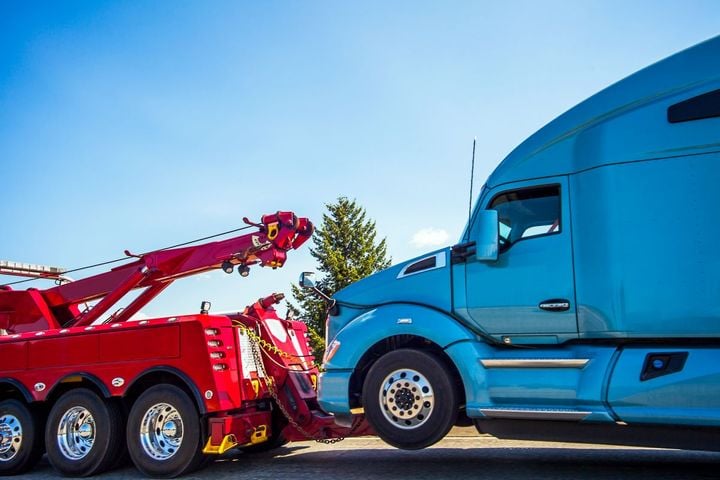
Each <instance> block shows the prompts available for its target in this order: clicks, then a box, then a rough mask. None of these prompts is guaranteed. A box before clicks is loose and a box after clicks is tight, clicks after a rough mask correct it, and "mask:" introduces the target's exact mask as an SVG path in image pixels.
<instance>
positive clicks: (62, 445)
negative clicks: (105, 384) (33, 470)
mask: <svg viewBox="0 0 720 480" xmlns="http://www.w3.org/2000/svg"><path fill="white" fill-rule="evenodd" d="M123 428H124V426H123V416H122V413H121V411H120V408H118V406H117V405H116V404H115V403H114V402H112V401H106V400H104V399H102V398H100V397H99V396H98V395H96V394H95V393H94V392H92V391H91V390H88V389H85V388H78V389H75V390H70V391H69V392H67V393H65V394H64V395H63V396H61V397H60V399H59V400H58V401H57V402H55V405H53V407H52V409H51V410H50V415H49V416H48V420H47V426H46V428H45V450H46V451H47V456H48V461H49V462H50V465H52V467H53V468H54V469H55V470H56V471H57V472H58V473H60V474H61V475H64V476H67V477H88V476H91V475H96V474H99V473H102V472H104V471H106V470H109V469H110V468H111V467H112V466H113V465H114V464H115V463H116V462H117V460H118V458H119V457H121V456H122V455H123V453H124V449H125V446H124V444H123V442H122V437H123Z"/></svg>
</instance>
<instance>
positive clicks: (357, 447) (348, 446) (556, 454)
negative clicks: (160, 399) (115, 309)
mask: <svg viewBox="0 0 720 480" xmlns="http://www.w3.org/2000/svg"><path fill="white" fill-rule="evenodd" d="M463 430H464V429H463ZM16 478H23V479H33V480H39V479H53V480H59V479H60V478H61V477H59V476H58V475H57V474H55V473H54V472H53V470H52V468H51V467H50V466H49V465H48V464H47V461H46V460H45V459H43V460H42V462H41V464H40V465H39V466H38V467H37V468H35V469H34V470H33V471H32V473H30V474H27V475H23V476H20V477H16ZM95 478H99V479H101V480H119V479H123V480H126V479H139V478H143V477H142V476H141V475H140V474H138V472H137V471H136V470H135V469H134V468H132V467H127V468H124V469H121V470H115V471H113V472H109V473H105V474H103V475H100V476H98V477H95ZM184 478H186V479H200V478H204V479H207V478H211V479H213V480H230V479H233V480H240V479H253V480H265V479H268V480H270V479H272V480H294V479H300V480H302V479H313V480H329V479H342V480H361V479H362V480H367V479H402V480H422V479H458V480H459V479H467V478H476V479H493V480H516V479H533V480H543V479H579V478H582V479H583V480H600V479H607V480H618V479H652V480H661V479H683V480H686V479H696V478H720V453H710V452H689V451H679V450H660V449H657V450H654V449H644V448H628V447H609V446H599V445H578V444H550V443H543V442H525V441H522V442H521V441H502V440H498V439H495V438H492V437H486V436H477V435H475V434H474V433H473V434H470V433H467V432H460V433H455V434H454V435H452V436H449V437H447V438H445V439H444V440H443V441H441V442H440V443H438V444H437V445H434V446H433V447H431V448H428V449H425V450H419V451H412V452H409V451H401V450H396V449H394V448H392V447H389V446H387V445H385V444H384V443H383V442H382V441H381V440H379V439H376V438H353V439H347V440H345V441H344V442H342V443H338V444H336V445H322V444H317V443H315V442H298V443H293V444H290V445H287V446H285V447H282V448H279V449H277V450H275V451H273V452H267V453H261V454H243V453H241V452H229V453H227V454H225V455H224V456H222V457H220V458H219V459H218V460H216V461H215V462H213V463H212V464H211V465H210V466H209V467H207V468H205V469H204V470H201V471H199V472H196V473H194V474H191V475H187V476H185V477H184Z"/></svg>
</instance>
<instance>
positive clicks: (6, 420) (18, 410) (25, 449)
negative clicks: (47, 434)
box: [0, 400, 43, 475]
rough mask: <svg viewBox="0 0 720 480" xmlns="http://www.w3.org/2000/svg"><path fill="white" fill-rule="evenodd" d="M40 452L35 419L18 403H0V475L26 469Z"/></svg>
mask: <svg viewBox="0 0 720 480" xmlns="http://www.w3.org/2000/svg"><path fill="white" fill-rule="evenodd" d="M42 453H43V449H42V432H41V429H40V426H39V422H38V419H37V418H36V417H35V416H33V414H32V412H31V411H30V410H29V409H28V407H27V406H26V405H25V404H24V403H22V402H19V401H17V400H4V401H2V402H0V475H16V474H18V473H23V472H26V471H28V470H30V469H31V468H32V467H33V466H35V464H36V463H37V461H38V460H39V459H40V457H41V456H42Z"/></svg>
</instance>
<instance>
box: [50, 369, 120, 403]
mask: <svg viewBox="0 0 720 480" xmlns="http://www.w3.org/2000/svg"><path fill="white" fill-rule="evenodd" d="M77 377H80V378H81V381H82V382H89V383H92V384H93V386H95V387H96V388H97V389H98V391H99V392H100V394H101V395H102V396H103V397H104V398H110V390H109V389H108V387H107V385H105V384H104V383H103V382H102V380H100V379H99V378H97V377H96V376H95V375H92V374H90V373H87V372H75V373H69V374H67V375H65V376H63V377H62V378H59V379H58V380H57V381H56V382H55V383H54V384H53V386H52V387H50V389H48V392H47V394H46V395H45V398H44V399H45V400H47V399H52V398H54V397H55V394H56V393H57V392H58V389H59V388H61V387H62V386H63V385H67V384H72V383H78V381H77V380H75V379H76V378H77Z"/></svg>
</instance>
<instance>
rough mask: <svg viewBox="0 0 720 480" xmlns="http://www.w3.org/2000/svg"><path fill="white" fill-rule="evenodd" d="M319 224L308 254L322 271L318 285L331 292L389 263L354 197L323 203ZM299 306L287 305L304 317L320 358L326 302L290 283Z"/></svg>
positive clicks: (313, 345)
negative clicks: (324, 212)
mask: <svg viewBox="0 0 720 480" xmlns="http://www.w3.org/2000/svg"><path fill="white" fill-rule="evenodd" d="M325 207H326V208H327V213H326V214H323V218H322V225H320V226H319V227H317V228H316V230H315V234H314V235H313V238H312V241H313V245H314V247H311V248H310V254H311V255H312V256H313V258H315V260H317V262H318V268H317V269H318V272H319V273H321V274H322V276H321V278H320V279H319V280H318V281H317V287H318V288H319V289H320V290H321V291H322V292H323V293H325V294H326V295H328V296H331V295H332V294H334V293H335V292H337V291H338V290H340V289H342V288H345V287H346V286H348V285H350V284H351V283H353V282H356V281H358V280H360V279H361V278H364V277H367V276H368V275H370V274H372V273H375V272H377V271H380V270H382V269H384V268H387V267H388V266H390V259H389V258H388V256H387V247H386V244H385V239H384V238H383V239H382V240H380V241H379V242H377V241H376V236H377V232H376V231H375V222H374V221H372V220H369V219H367V215H366V213H365V209H364V208H362V207H361V206H359V205H358V204H357V203H356V202H355V200H349V199H348V198H346V197H340V198H338V199H337V202H335V203H329V204H326V205H325ZM292 293H293V297H294V298H295V300H296V301H297V304H298V306H297V307H296V306H295V305H292V304H290V303H288V308H289V309H290V310H292V311H293V312H294V313H295V314H296V315H299V316H300V318H302V319H303V320H305V322H306V323H307V325H308V332H309V334H310V343H311V345H312V347H313V350H314V351H315V356H316V361H317V363H318V364H319V363H320V362H321V361H322V352H323V351H324V350H325V340H324V338H325V319H326V317H327V306H326V304H325V302H324V301H323V300H322V299H318V298H317V295H316V294H315V293H314V292H312V291H308V290H303V289H300V288H298V287H297V286H295V285H293V286H292Z"/></svg>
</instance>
